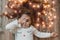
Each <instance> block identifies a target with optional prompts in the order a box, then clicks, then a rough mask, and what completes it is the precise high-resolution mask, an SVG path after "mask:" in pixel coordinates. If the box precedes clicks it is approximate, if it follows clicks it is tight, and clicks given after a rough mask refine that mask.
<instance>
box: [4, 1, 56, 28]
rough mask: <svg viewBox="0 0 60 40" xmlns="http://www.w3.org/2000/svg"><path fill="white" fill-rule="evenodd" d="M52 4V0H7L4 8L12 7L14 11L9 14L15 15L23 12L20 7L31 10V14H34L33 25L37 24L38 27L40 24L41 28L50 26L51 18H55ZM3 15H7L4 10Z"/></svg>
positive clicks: (53, 2) (53, 4) (52, 22)
mask: <svg viewBox="0 0 60 40" xmlns="http://www.w3.org/2000/svg"><path fill="white" fill-rule="evenodd" d="M27 4H28V5H27ZM23 5H24V6H23ZM28 6H29V7H28ZM54 6H55V1H54V0H52V2H51V3H49V0H43V1H42V0H39V1H36V0H8V4H7V5H6V6H5V8H10V9H14V10H13V11H14V13H11V14H14V15H16V16H18V15H20V14H21V13H23V12H22V9H24V10H25V9H28V10H31V11H32V14H33V15H31V16H34V17H33V20H34V25H35V26H36V27H38V26H39V27H40V25H42V27H43V28H45V27H48V28H50V27H52V25H53V24H54V21H52V20H55V19H56V15H54V14H55V12H56V10H55V8H54ZM26 7H28V8H26ZM36 9H37V10H36ZM40 10H41V11H40ZM26 12H27V11H26ZM36 14H37V15H36ZM4 15H5V16H7V15H8V13H7V12H5V14H4ZM7 17H10V18H14V16H12V15H10V16H7ZM44 18H45V19H44ZM35 19H36V20H35ZM43 19H44V20H43ZM47 20H48V21H47ZM35 22H37V23H35Z"/></svg>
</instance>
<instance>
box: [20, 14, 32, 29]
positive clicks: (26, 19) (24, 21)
mask: <svg viewBox="0 0 60 40" xmlns="http://www.w3.org/2000/svg"><path fill="white" fill-rule="evenodd" d="M19 22H20V23H21V26H22V27H24V28H26V27H29V26H30V24H31V19H30V17H29V16H28V15H26V14H23V15H22V16H21V18H19Z"/></svg>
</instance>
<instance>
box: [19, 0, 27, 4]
mask: <svg viewBox="0 0 60 40" xmlns="http://www.w3.org/2000/svg"><path fill="white" fill-rule="evenodd" d="M18 1H19V2H20V3H23V2H27V1H28V0H18Z"/></svg>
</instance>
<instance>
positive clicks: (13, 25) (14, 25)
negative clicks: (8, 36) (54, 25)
mask: <svg viewBox="0 0 60 40" xmlns="http://www.w3.org/2000/svg"><path fill="white" fill-rule="evenodd" d="M18 27H21V26H20V25H19V26H18V21H17V20H15V21H12V22H11V23H9V24H7V25H6V27H5V28H6V30H8V31H12V30H15V29H16V28H18Z"/></svg>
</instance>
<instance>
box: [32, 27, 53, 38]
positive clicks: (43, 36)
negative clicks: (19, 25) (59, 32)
mask: <svg viewBox="0 0 60 40" xmlns="http://www.w3.org/2000/svg"><path fill="white" fill-rule="evenodd" d="M33 34H34V35H35V36H37V37H39V38H49V37H51V36H52V35H51V33H47V32H40V31H38V30H37V29H36V28H34V27H33Z"/></svg>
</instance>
